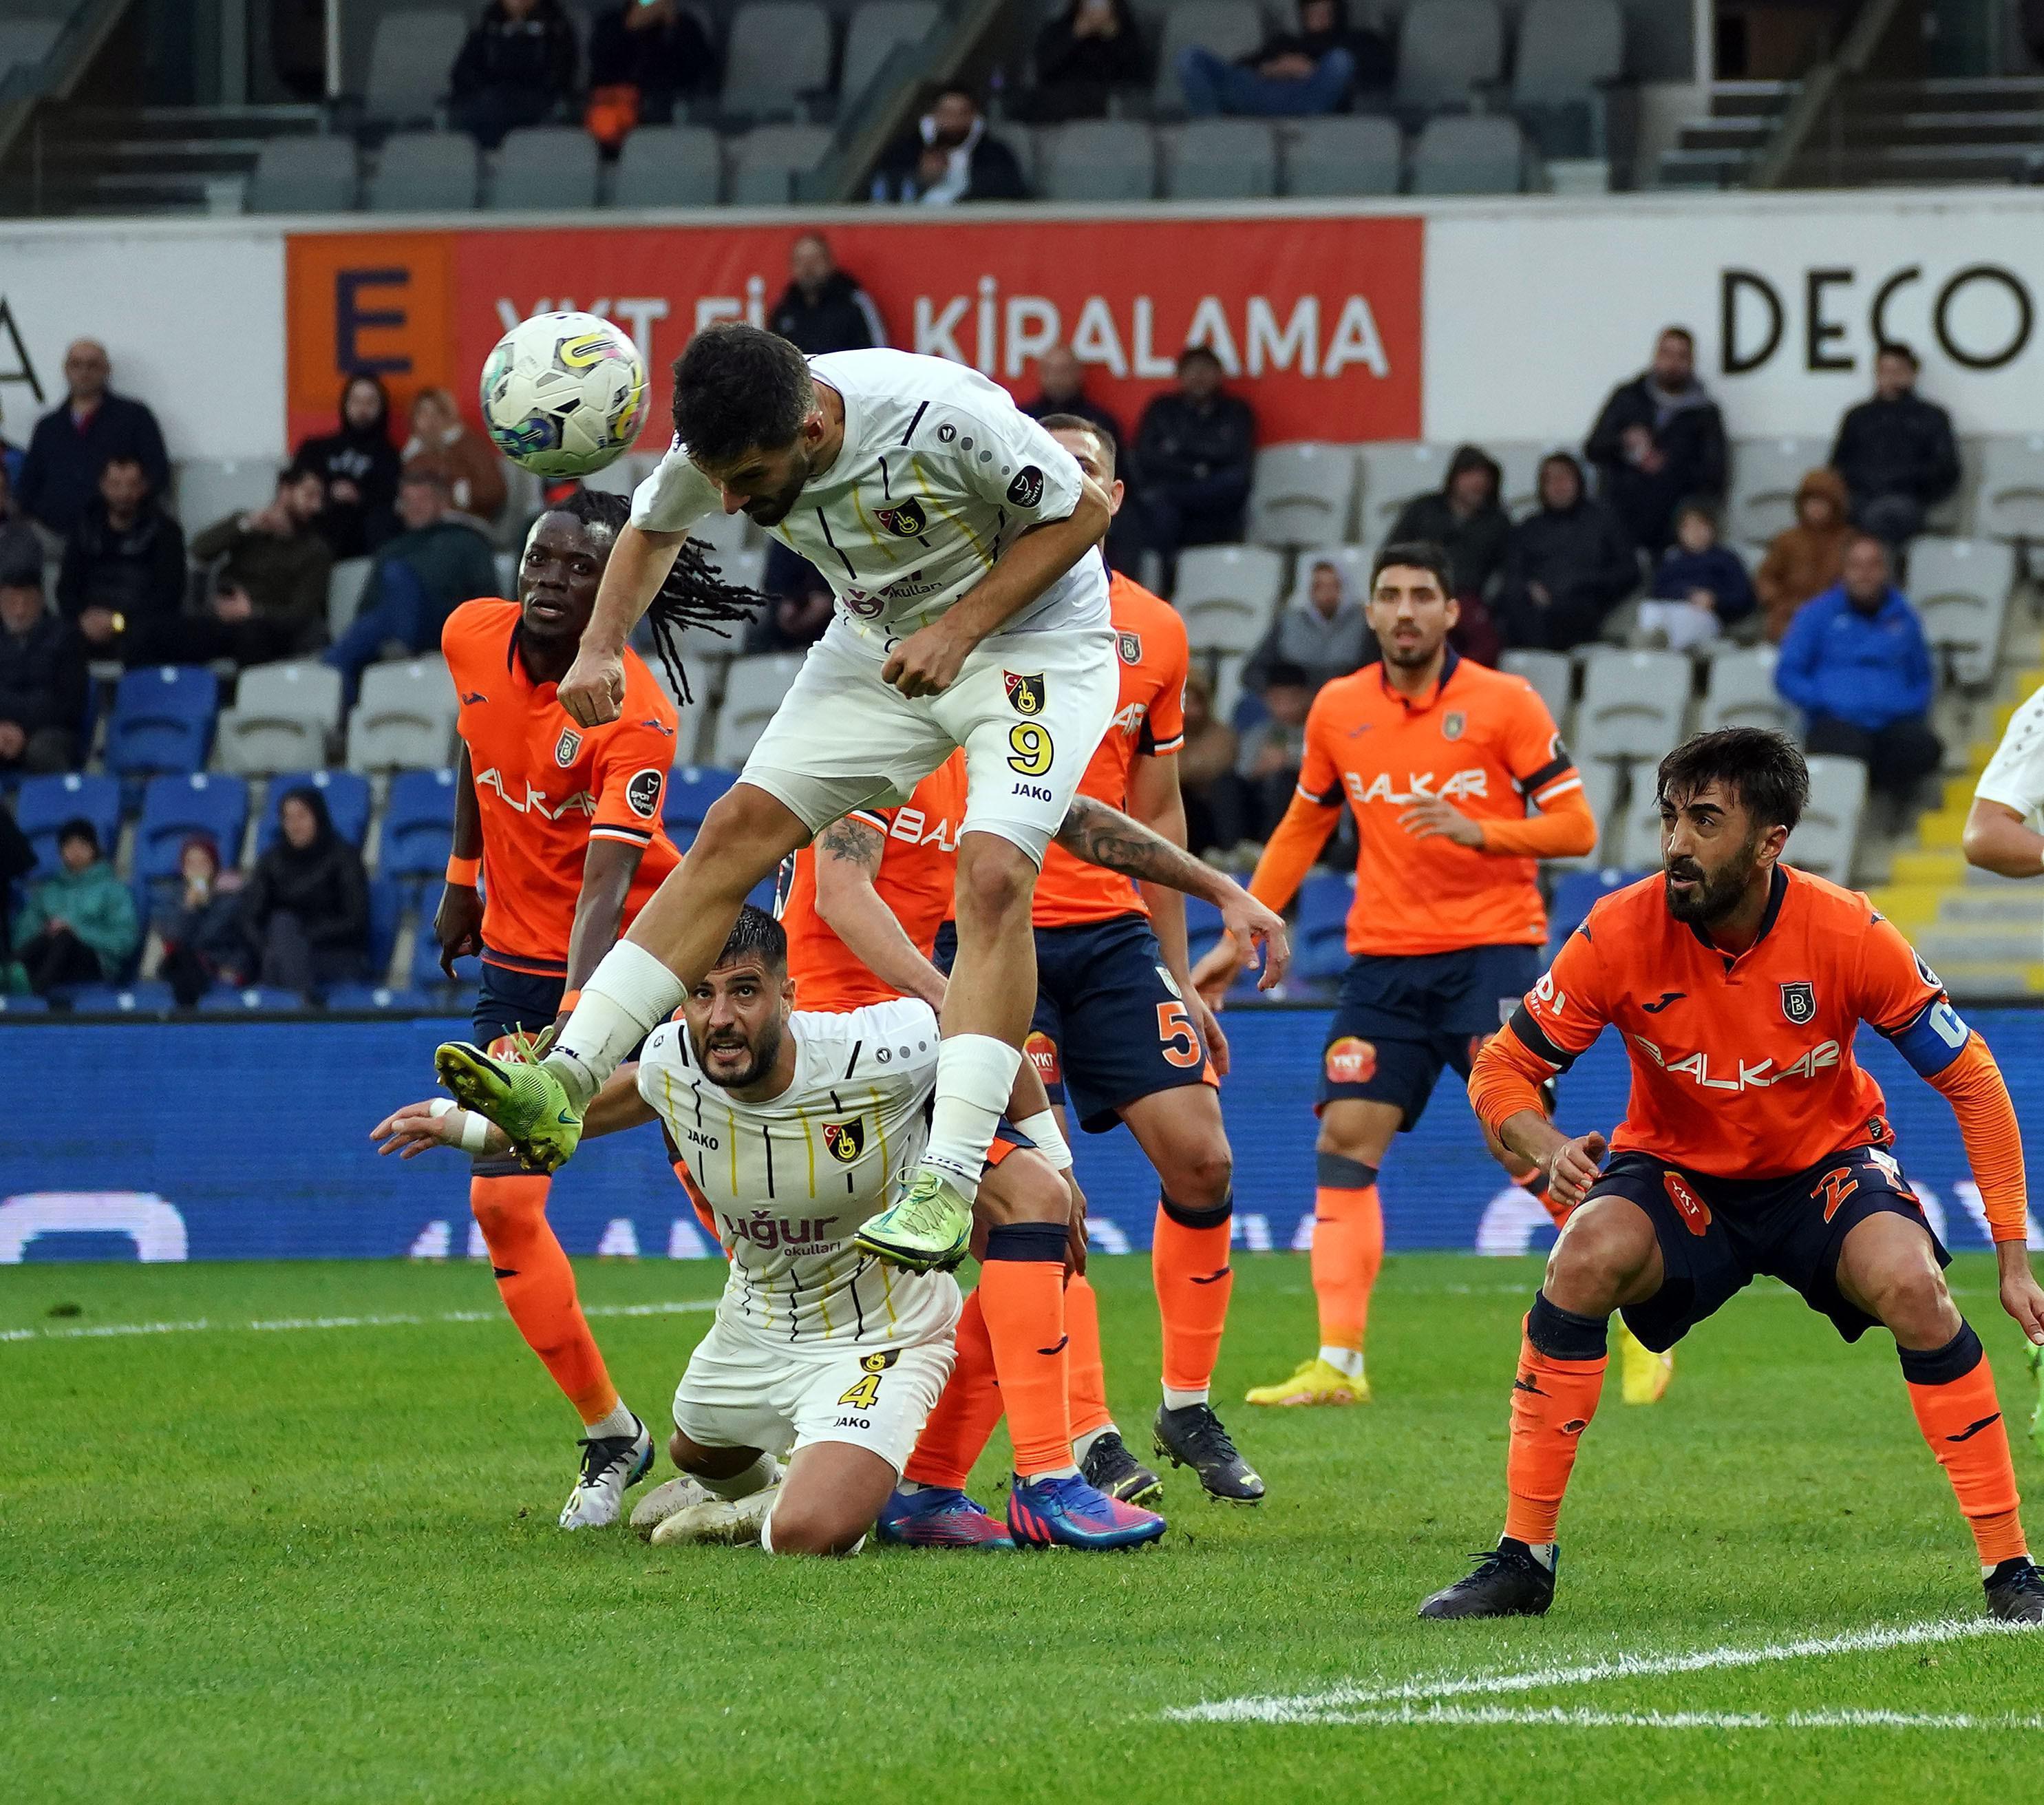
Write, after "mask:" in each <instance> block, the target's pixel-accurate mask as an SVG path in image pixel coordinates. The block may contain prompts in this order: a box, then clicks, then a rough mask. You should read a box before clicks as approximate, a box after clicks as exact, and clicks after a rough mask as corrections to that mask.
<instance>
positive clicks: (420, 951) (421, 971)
mask: <svg viewBox="0 0 2044 1805" xmlns="http://www.w3.org/2000/svg"><path fill="white" fill-rule="evenodd" d="M454 970H455V983H458V984H463V985H466V986H467V987H468V988H469V989H471V990H473V989H474V987H476V985H477V984H478V983H480V982H481V981H482V964H481V962H480V961H479V960H474V959H457V960H455V962H454ZM412 983H413V985H414V986H415V987H417V988H418V989H420V990H422V991H432V992H433V993H434V994H435V995H445V993H446V991H447V987H448V981H447V974H446V973H445V972H443V971H442V970H441V969H440V942H439V941H436V940H435V939H434V938H433V929H432V922H423V921H422V922H420V923H419V931H418V935H417V938H416V939H415V940H414V941H413V943H412Z"/></svg>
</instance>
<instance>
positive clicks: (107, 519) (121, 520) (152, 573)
mask: <svg viewBox="0 0 2044 1805" xmlns="http://www.w3.org/2000/svg"><path fill="white" fill-rule="evenodd" d="M184 593H185V535H184V529H183V528H182V527H180V526H179V525H178V523H177V521H175V519H174V518H171V515H170V514H168V513H167V511H166V510H164V508H163V504H162V503H161V502H159V501H158V500H157V498H156V494H155V492H154V491H153V490H152V487H151V486H150V483H149V478H148V472H147V471H144V469H143V468H142V466H141V464H140V463H138V462H137V461H136V460H135V459H133V458H129V457H117V458H114V459H113V460H110V461H109V463H108V464H107V466H106V468H105V469H104V470H102V471H101V472H100V473H99V492H98V495H95V496H94V498H92V500H91V501H90V502H88V503H87V504H86V506H85V507H84V509H83V510H81V512H80V513H79V518H78V521H77V523H76V525H74V526H73V528H72V529H71V537H69V538H68V539H67V540H66V541H64V553H63V564H62V566H61V567H60V569H59V571H58V574H57V606H58V609H59V610H60V612H61V613H62V614H63V617H64V618H65V619H66V620H67V621H69V622H71V624H72V625H74V626H75V627H76V628H77V629H78V630H79V636H80V637H82V638H83V640H84V641H85V645H86V652H88V654H89V655H90V656H93V657H95V658H117V657H134V656H140V657H141V658H144V659H146V658H147V657H148V656H149V651H148V648H150V647H151V646H152V645H156V643H158V636H159V635H160V634H161V633H163V632H165V631H167V629H168V627H169V625H170V624H171V623H172V622H175V620H176V619H177V618H178V613H179V610H180V609H181V608H183V606H184Z"/></svg>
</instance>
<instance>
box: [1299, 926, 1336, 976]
mask: <svg viewBox="0 0 2044 1805" xmlns="http://www.w3.org/2000/svg"><path fill="white" fill-rule="evenodd" d="M1348 967H1349V950H1348V934H1347V930H1346V929H1344V928H1343V927H1340V926H1335V927H1331V928H1329V927H1326V926H1322V927H1318V928H1316V929H1313V930H1312V932H1311V933H1305V932H1301V933H1300V935H1299V937H1298V939H1297V941H1296V942H1295V944H1294V945H1293V949H1292V970H1291V973H1290V976H1292V977H1293V978H1297V979H1301V980H1310V981H1314V982H1317V981H1318V980H1320V979H1324V978H1339V976H1341V975H1342V973H1343V972H1346V971H1347V969H1348Z"/></svg>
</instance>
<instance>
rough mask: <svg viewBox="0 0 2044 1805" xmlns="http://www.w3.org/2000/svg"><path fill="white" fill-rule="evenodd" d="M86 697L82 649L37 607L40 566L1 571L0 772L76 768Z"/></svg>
mask: <svg viewBox="0 0 2044 1805" xmlns="http://www.w3.org/2000/svg"><path fill="white" fill-rule="evenodd" d="M85 698H86V669H85V648H84V646H83V645H81V644H80V643H79V637H78V629H76V628H75V627H74V626H72V625H71V622H68V621H67V620H64V619H63V618H60V617H59V616H57V615H56V614H52V613H51V612H50V611H49V610H48V609H47V608H46V607H44V606H43V573H42V568H41V567H40V565H37V566H36V567H34V568H33V569H30V570H27V571H17V572H13V573H12V574H11V575H10V573H9V572H6V571H4V570H0V774H6V775H12V774H14V773H17V772H49V771H75V770H77V769H78V768H79V764H80V763H81V762H82V760H80V758H79V731H80V729H82V728H83V725H84V724H85Z"/></svg>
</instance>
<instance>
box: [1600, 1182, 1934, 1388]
mask: <svg viewBox="0 0 2044 1805" xmlns="http://www.w3.org/2000/svg"><path fill="white" fill-rule="evenodd" d="M1605 1195H1616V1196H1619V1197H1623V1198H1627V1199H1630V1200H1631V1202H1633V1203H1637V1204H1638V1205H1639V1207H1640V1208H1641V1209H1642V1210H1645V1211H1646V1214H1647V1216H1648V1217H1649V1218H1650V1220H1651V1221H1652V1222H1653V1224H1654V1237H1655V1238H1656V1239H1657V1240H1658V1241H1659V1242H1660V1244H1661V1264H1662V1270H1663V1272H1665V1274H1666V1277H1665V1278H1664V1280H1663V1281H1662V1286H1661V1288H1660V1290H1658V1291H1656V1292H1655V1293H1654V1295H1653V1296H1651V1297H1650V1298H1649V1299H1647V1300H1646V1302H1645V1303H1635V1304H1632V1305H1630V1306H1628V1307H1627V1308H1626V1309H1625V1310H1623V1312H1621V1314H1623V1316H1624V1318H1625V1324H1626V1326H1627V1328H1628V1329H1630V1330H1631V1331H1632V1332H1633V1334H1635V1335H1637V1336H1638V1337H1639V1338H1640V1340H1641V1341H1644V1342H1645V1343H1646V1345H1647V1346H1649V1347H1650V1348H1653V1349H1655V1350H1657V1351H1658V1350H1659V1349H1663V1348H1672V1347H1673V1345H1675V1344H1676V1343H1677V1341H1680V1340H1681V1338H1682V1337H1684V1336H1685V1335H1686V1334H1688V1333H1689V1331H1690V1330H1692V1328H1694V1327H1695V1326H1696V1324H1698V1323H1699V1322H1702V1321H1703V1319H1704V1318H1705V1317H1707V1316H1709V1315H1712V1314H1714V1313H1715V1311H1717V1310H1719V1309H1720V1308H1722V1307H1723V1305H1724V1304H1725V1303H1727V1301H1728V1300H1730V1299H1731V1298H1733V1297H1735V1296H1736V1295H1738V1294H1739V1292H1740V1291H1743V1290H1744V1289H1745V1288H1746V1286H1747V1285H1749V1284H1751V1283H1752V1282H1753V1280H1754V1276H1755V1275H1757V1274H1758V1273H1762V1272H1765V1273H1766V1274H1767V1275H1768V1276H1769V1277H1770V1278H1776V1279H1779V1280H1781V1282H1782V1283H1783V1284H1785V1285H1788V1286H1791V1287H1793V1288H1794V1289H1795V1290H1796V1291H1798V1292H1800V1294H1801V1295H1802V1298H1803V1300H1804V1302H1805V1303H1808V1305H1809V1306H1810V1307H1811V1308H1812V1310H1819V1311H1821V1312H1822V1313H1823V1314H1824V1315H1826V1316H1828V1317H1829V1318H1831V1321H1832V1322H1833V1323H1834V1324H1835V1325H1836V1326H1837V1329H1838V1333H1839V1334H1841V1335H1842V1336H1843V1337H1845V1338H1846V1340H1847V1341H1858V1339H1859V1338H1860V1337H1861V1336H1862V1335H1863V1334H1865V1333H1866V1332H1867V1330H1869V1329H1871V1328H1873V1326H1875V1318H1873V1317H1871V1316H1869V1315H1868V1314H1866V1312H1865V1310H1861V1308H1860V1307H1858V1305H1857V1304H1854V1303H1848V1302H1847V1301H1846V1298H1845V1295H1844V1294H1843V1293H1842V1292H1841V1291H1839V1289H1838V1249H1839V1248H1840V1246H1841V1245H1843V1243H1844V1241H1845V1238H1846V1235H1847V1234H1848V1233H1850V1232H1851V1230H1853V1229H1854V1227H1855V1226H1857V1225H1858V1224H1859V1223H1861V1222H1865V1220H1866V1218H1868V1217H1869V1216H1876V1215H1881V1214H1884V1213H1889V1214H1895V1215H1898V1216H1906V1217H1908V1218H1909V1220H1910V1221H1911V1222H1914V1223H1915V1224H1916V1226H1918V1227H1919V1228H1920V1229H1922V1230H1923V1233H1925V1234H1926V1235H1927V1236H1929V1237H1930V1241H1931V1250H1932V1251H1933V1252H1934V1253H1935V1254H1936V1255H1937V1257H1938V1264H1939V1265H1940V1266H1949V1265H1950V1264H1951V1263H1952V1257H1951V1255H1950V1254H1949V1253H1946V1251H1945V1248H1944V1244H1943V1243H1942V1241H1939V1240H1938V1237H1937V1235H1936V1234H1935V1233H1934V1232H1933V1230H1932V1229H1931V1225H1930V1224H1929V1223H1928V1222H1926V1221H1925V1220H1924V1218H1923V1206H1922V1205H1921V1204H1920V1203H1918V1202H1917V1201H1916V1195H1915V1192H1914V1191H1911V1189H1910V1188H1909V1182H1908V1180H1907V1179H1905V1178H1904V1177H1903V1176H1902V1168H1900V1166H1898V1165H1897V1164H1896V1163H1895V1160H1894V1157H1893V1156H1892V1155H1891V1154H1889V1153H1887V1152H1885V1150H1883V1149H1880V1148H1877V1147H1849V1148H1847V1149H1846V1150H1845V1151H1844V1152H1842V1153H1835V1154H1833V1155H1832V1156H1831V1158H1830V1159H1828V1160H1819V1162H1818V1163H1817V1164H1815V1165H1814V1166H1812V1167H1811V1168H1809V1169H1808V1171H1807V1172H1796V1173H1795V1174H1793V1175H1792V1176H1789V1177H1788V1178H1765V1179H1728V1178H1712V1177H1711V1176H1708V1175H1707V1174H1705V1173H1703V1172H1689V1171H1687V1170H1685V1169H1684V1168H1679V1167H1675V1166H1670V1165H1668V1164H1665V1163H1663V1162H1662V1160H1658V1159H1656V1158H1654V1156H1653V1155H1652V1154H1650V1153H1614V1154H1613V1155H1612V1157H1611V1159H1610V1160H1609V1161H1608V1163H1607V1164H1605V1166H1604V1176H1602V1177H1601V1178H1600V1179H1599V1180H1597V1181H1596V1183H1595V1184H1593V1186H1591V1187H1590V1196H1591V1197H1592V1198H1596V1197H1602V1196H1605Z"/></svg>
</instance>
